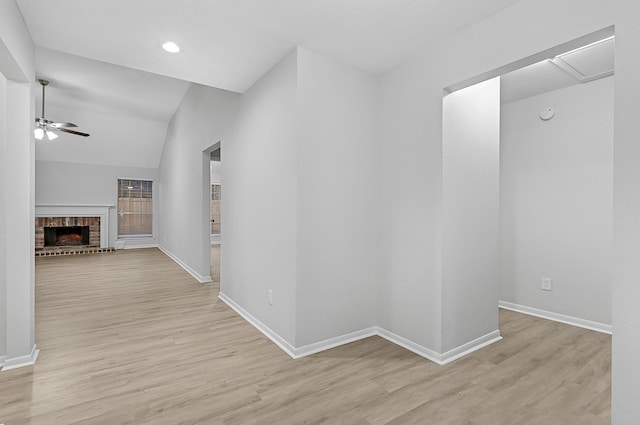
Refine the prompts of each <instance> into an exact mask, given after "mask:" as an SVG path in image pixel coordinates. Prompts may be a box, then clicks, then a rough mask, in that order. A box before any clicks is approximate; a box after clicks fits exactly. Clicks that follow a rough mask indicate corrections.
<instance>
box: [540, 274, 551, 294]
mask: <svg viewBox="0 0 640 425" xmlns="http://www.w3.org/2000/svg"><path fill="white" fill-rule="evenodd" d="M551 282H552V280H551V278H550V277H543V278H542V284H541V285H540V288H541V289H542V290H543V291H551Z"/></svg>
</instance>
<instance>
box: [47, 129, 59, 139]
mask: <svg viewBox="0 0 640 425" xmlns="http://www.w3.org/2000/svg"><path fill="white" fill-rule="evenodd" d="M46 133H47V138H48V139H49V140H54V139H57V138H58V135H57V134H56V133H54V132H53V131H51V130H47V131H46Z"/></svg>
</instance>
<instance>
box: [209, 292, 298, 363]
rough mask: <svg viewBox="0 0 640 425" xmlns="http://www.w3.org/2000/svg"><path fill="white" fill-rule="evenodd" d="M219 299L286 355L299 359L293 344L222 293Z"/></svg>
mask: <svg viewBox="0 0 640 425" xmlns="http://www.w3.org/2000/svg"><path fill="white" fill-rule="evenodd" d="M218 298H219V299H220V300H221V301H222V302H223V303H225V304H226V305H228V306H229V307H231V309H232V310H234V311H235V312H236V313H238V314H239V315H240V316H241V317H242V318H243V319H244V320H246V321H247V322H249V323H250V324H251V325H252V326H253V327H254V328H256V329H257V330H259V331H260V332H262V334H263V335H264V336H266V337H267V338H269V339H270V340H271V341H272V342H273V343H274V344H276V345H277V346H278V347H280V349H281V350H282V351H284V352H285V353H287V354H288V355H289V356H290V357H291V358H292V359H297V358H298V357H297V356H296V353H295V351H296V349H295V348H294V347H293V346H292V345H291V344H289V343H288V342H287V341H286V340H285V339H284V338H282V337H281V336H280V335H278V334H277V333H275V332H274V331H272V330H271V328H269V327H268V326H267V325H265V324H264V323H262V322H261V321H260V320H258V319H256V318H255V317H254V316H253V315H252V314H251V313H249V312H248V311H247V310H245V309H244V308H242V307H240V305H239V304H237V303H236V302H235V301H233V300H232V299H231V298H229V297H227V296H226V295H225V294H223V293H222V292H220V293H219V294H218Z"/></svg>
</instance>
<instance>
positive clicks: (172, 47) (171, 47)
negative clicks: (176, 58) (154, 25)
mask: <svg viewBox="0 0 640 425" xmlns="http://www.w3.org/2000/svg"><path fill="white" fill-rule="evenodd" d="M162 48H163V49H164V50H165V51H167V52H169V53H178V52H179V51H180V46H178V45H177V44H176V43H174V42H173V41H167V42H166V43H164V44H163V45H162Z"/></svg>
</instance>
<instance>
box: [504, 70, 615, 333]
mask: <svg viewBox="0 0 640 425" xmlns="http://www.w3.org/2000/svg"><path fill="white" fill-rule="evenodd" d="M613 88H614V77H608V78H605V79H600V80H596V81H592V82H589V83H585V84H579V85H575V86H571V87H567V88H564V89H560V90H555V91H552V92H549V93H544V94H541V95H538V96H534V97H530V98H527V99H522V100H519V101H516V102H511V103H508V104H505V105H502V119H501V147H500V149H501V153H500V156H501V158H500V161H501V170H500V180H501V214H500V216H501V238H502V246H501V268H502V272H501V297H500V299H501V300H503V301H508V302H511V303H515V304H519V305H523V306H526V307H533V308H537V309H541V310H546V311H550V312H553V313H559V314H565V315H569V316H573V317H576V318H579V319H585V320H590V321H594V322H599V323H603V324H608V325H610V324H611V279H612V255H613V252H612V246H613V241H612V237H613V235H612V232H613V229H612V223H613V208H612V206H613ZM547 107H552V108H553V109H554V110H555V116H554V117H553V118H552V119H551V120H548V121H542V120H541V119H540V118H539V112H540V111H541V110H543V109H544V108H547ZM542 277H549V278H551V279H552V280H553V290H552V291H543V290H542V289H541V288H540V283H541V279H542Z"/></svg>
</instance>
